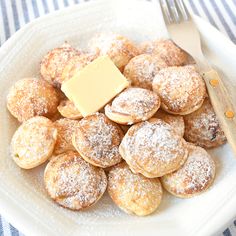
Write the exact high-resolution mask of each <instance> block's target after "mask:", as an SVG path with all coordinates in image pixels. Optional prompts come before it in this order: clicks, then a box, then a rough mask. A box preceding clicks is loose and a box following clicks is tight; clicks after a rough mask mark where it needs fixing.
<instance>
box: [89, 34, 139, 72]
mask: <svg viewBox="0 0 236 236" xmlns="http://www.w3.org/2000/svg"><path fill="white" fill-rule="evenodd" d="M89 48H90V51H91V52H92V53H94V54H95V55H97V56H103V55H108V56H109V57H110V59H111V60H112V61H113V62H114V63H115V65H116V66H117V67H118V68H119V69H120V70H122V71H123V69H124V66H126V65H127V64H128V62H129V60H130V59H131V58H133V57H134V56H136V55H138V49H137V48H136V46H135V45H134V43H133V42H131V41H130V40H129V39H127V38H126V37H124V36H121V35H118V34H115V33H101V34H97V35H96V36H95V37H94V38H92V40H91V41H90V42H89Z"/></svg>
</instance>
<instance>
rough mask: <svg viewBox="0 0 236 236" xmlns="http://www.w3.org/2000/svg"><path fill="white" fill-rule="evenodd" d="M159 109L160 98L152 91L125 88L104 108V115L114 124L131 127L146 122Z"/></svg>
mask: <svg viewBox="0 0 236 236" xmlns="http://www.w3.org/2000/svg"><path fill="white" fill-rule="evenodd" d="M159 107H160V98H159V97H158V95H156V94H155V93H154V92H153V91H150V90H148V89H143V88H127V89H126V90H124V91H123V92H121V93H120V94H119V95H118V96H117V97H115V99H114V100H113V101H112V103H111V104H108V105H106V106H105V114H106V115H107V117H108V118H109V119H111V120H113V121H115V122H116V123H119V124H128V125H131V124H133V123H137V122H139V121H145V120H148V119H149V118H151V117H152V116H153V115H154V114H155V113H156V111H157V110H158V108H159Z"/></svg>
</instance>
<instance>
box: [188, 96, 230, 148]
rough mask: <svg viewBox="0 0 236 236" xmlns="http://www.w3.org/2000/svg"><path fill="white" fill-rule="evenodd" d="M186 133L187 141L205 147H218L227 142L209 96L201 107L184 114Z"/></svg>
mask: <svg viewBox="0 0 236 236" xmlns="http://www.w3.org/2000/svg"><path fill="white" fill-rule="evenodd" d="M184 121H185V133H184V137H185V139H186V140H187V141H189V142H192V143H195V144H197V145H199V146H201V147H204V148H213V147H218V146H220V145H222V144H223V143H225V142H226V137H225V135H224V132H223V130H222V129H221V128H220V124H219V121H218V119H217V117H216V114H215V112H214V110H213V107H212V105H211V103H210V100H209V99H208V98H206V99H205V101H204V103H203V105H202V106H201V108H199V109H198V110H197V111H195V112H193V113H191V114H189V115H187V116H184Z"/></svg>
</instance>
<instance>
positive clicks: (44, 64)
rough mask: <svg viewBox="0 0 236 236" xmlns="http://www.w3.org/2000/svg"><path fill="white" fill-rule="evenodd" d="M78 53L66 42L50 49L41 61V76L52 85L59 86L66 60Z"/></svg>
mask: <svg viewBox="0 0 236 236" xmlns="http://www.w3.org/2000/svg"><path fill="white" fill-rule="evenodd" d="M79 54H80V52H79V51H78V50H76V49H75V48H73V47H71V45H70V44H68V43H64V44H63V45H62V46H61V47H58V48H54V49H52V50H51V51H49V52H48V53H47V54H46V55H45V56H44V58H43V59H42V61H41V64H40V73H41V75H42V77H43V78H44V79H45V80H47V81H48V82H50V83H52V84H53V85H54V86H56V87H60V86H61V83H62V72H63V70H64V67H65V65H66V63H67V61H68V60H69V59H70V58H72V57H74V56H77V55H79Z"/></svg>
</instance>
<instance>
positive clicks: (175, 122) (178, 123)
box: [153, 109, 185, 137]
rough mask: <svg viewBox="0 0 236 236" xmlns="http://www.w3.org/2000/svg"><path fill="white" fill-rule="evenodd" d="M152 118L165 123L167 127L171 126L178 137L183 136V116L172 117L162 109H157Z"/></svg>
mask: <svg viewBox="0 0 236 236" xmlns="http://www.w3.org/2000/svg"><path fill="white" fill-rule="evenodd" d="M153 118H158V119H161V120H163V121H165V122H166V123H168V124H169V125H171V126H172V127H173V129H174V131H175V132H176V133H177V134H178V135H180V136H181V137H183V136H184V127H185V126H184V118H183V116H179V115H172V114H169V113H167V112H165V111H163V110H162V109H159V110H158V111H157V112H156V113H155V115H154V116H153Z"/></svg>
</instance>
